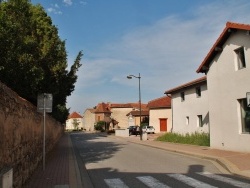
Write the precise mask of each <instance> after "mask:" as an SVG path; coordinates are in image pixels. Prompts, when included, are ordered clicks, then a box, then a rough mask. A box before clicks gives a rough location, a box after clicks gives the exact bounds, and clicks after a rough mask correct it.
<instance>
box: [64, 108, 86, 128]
mask: <svg viewBox="0 0 250 188" xmlns="http://www.w3.org/2000/svg"><path fill="white" fill-rule="evenodd" d="M81 129H83V117H82V116H81V115H80V114H79V113H77V112H72V113H71V114H70V115H69V116H68V119H67V120H66V127H65V130H81Z"/></svg>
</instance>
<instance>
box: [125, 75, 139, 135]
mask: <svg viewBox="0 0 250 188" xmlns="http://www.w3.org/2000/svg"><path fill="white" fill-rule="evenodd" d="M133 77H134V78H138V80H139V108H140V109H139V110H140V124H139V127H140V139H141V140H142V127H141V75H140V73H139V76H135V75H128V76H127V78H128V79H132V78H133Z"/></svg>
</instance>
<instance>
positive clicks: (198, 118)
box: [197, 115, 203, 127]
mask: <svg viewBox="0 0 250 188" xmlns="http://www.w3.org/2000/svg"><path fill="white" fill-rule="evenodd" d="M197 125H198V127H203V124H202V115H198V116H197Z"/></svg>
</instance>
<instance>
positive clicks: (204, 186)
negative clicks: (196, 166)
mask: <svg viewBox="0 0 250 188" xmlns="http://www.w3.org/2000/svg"><path fill="white" fill-rule="evenodd" d="M167 176H169V177H171V178H174V179H176V180H179V181H181V182H183V183H185V184H187V185H189V186H192V187H197V188H200V187H202V188H215V187H214V186H212V185H209V184H207V183H203V182H201V181H199V180H196V179H194V178H191V177H188V176H185V175H182V174H167Z"/></svg>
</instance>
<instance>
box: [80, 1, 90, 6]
mask: <svg viewBox="0 0 250 188" xmlns="http://www.w3.org/2000/svg"><path fill="white" fill-rule="evenodd" d="M80 4H81V5H82V6H85V5H87V4H88V2H87V1H80Z"/></svg>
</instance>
